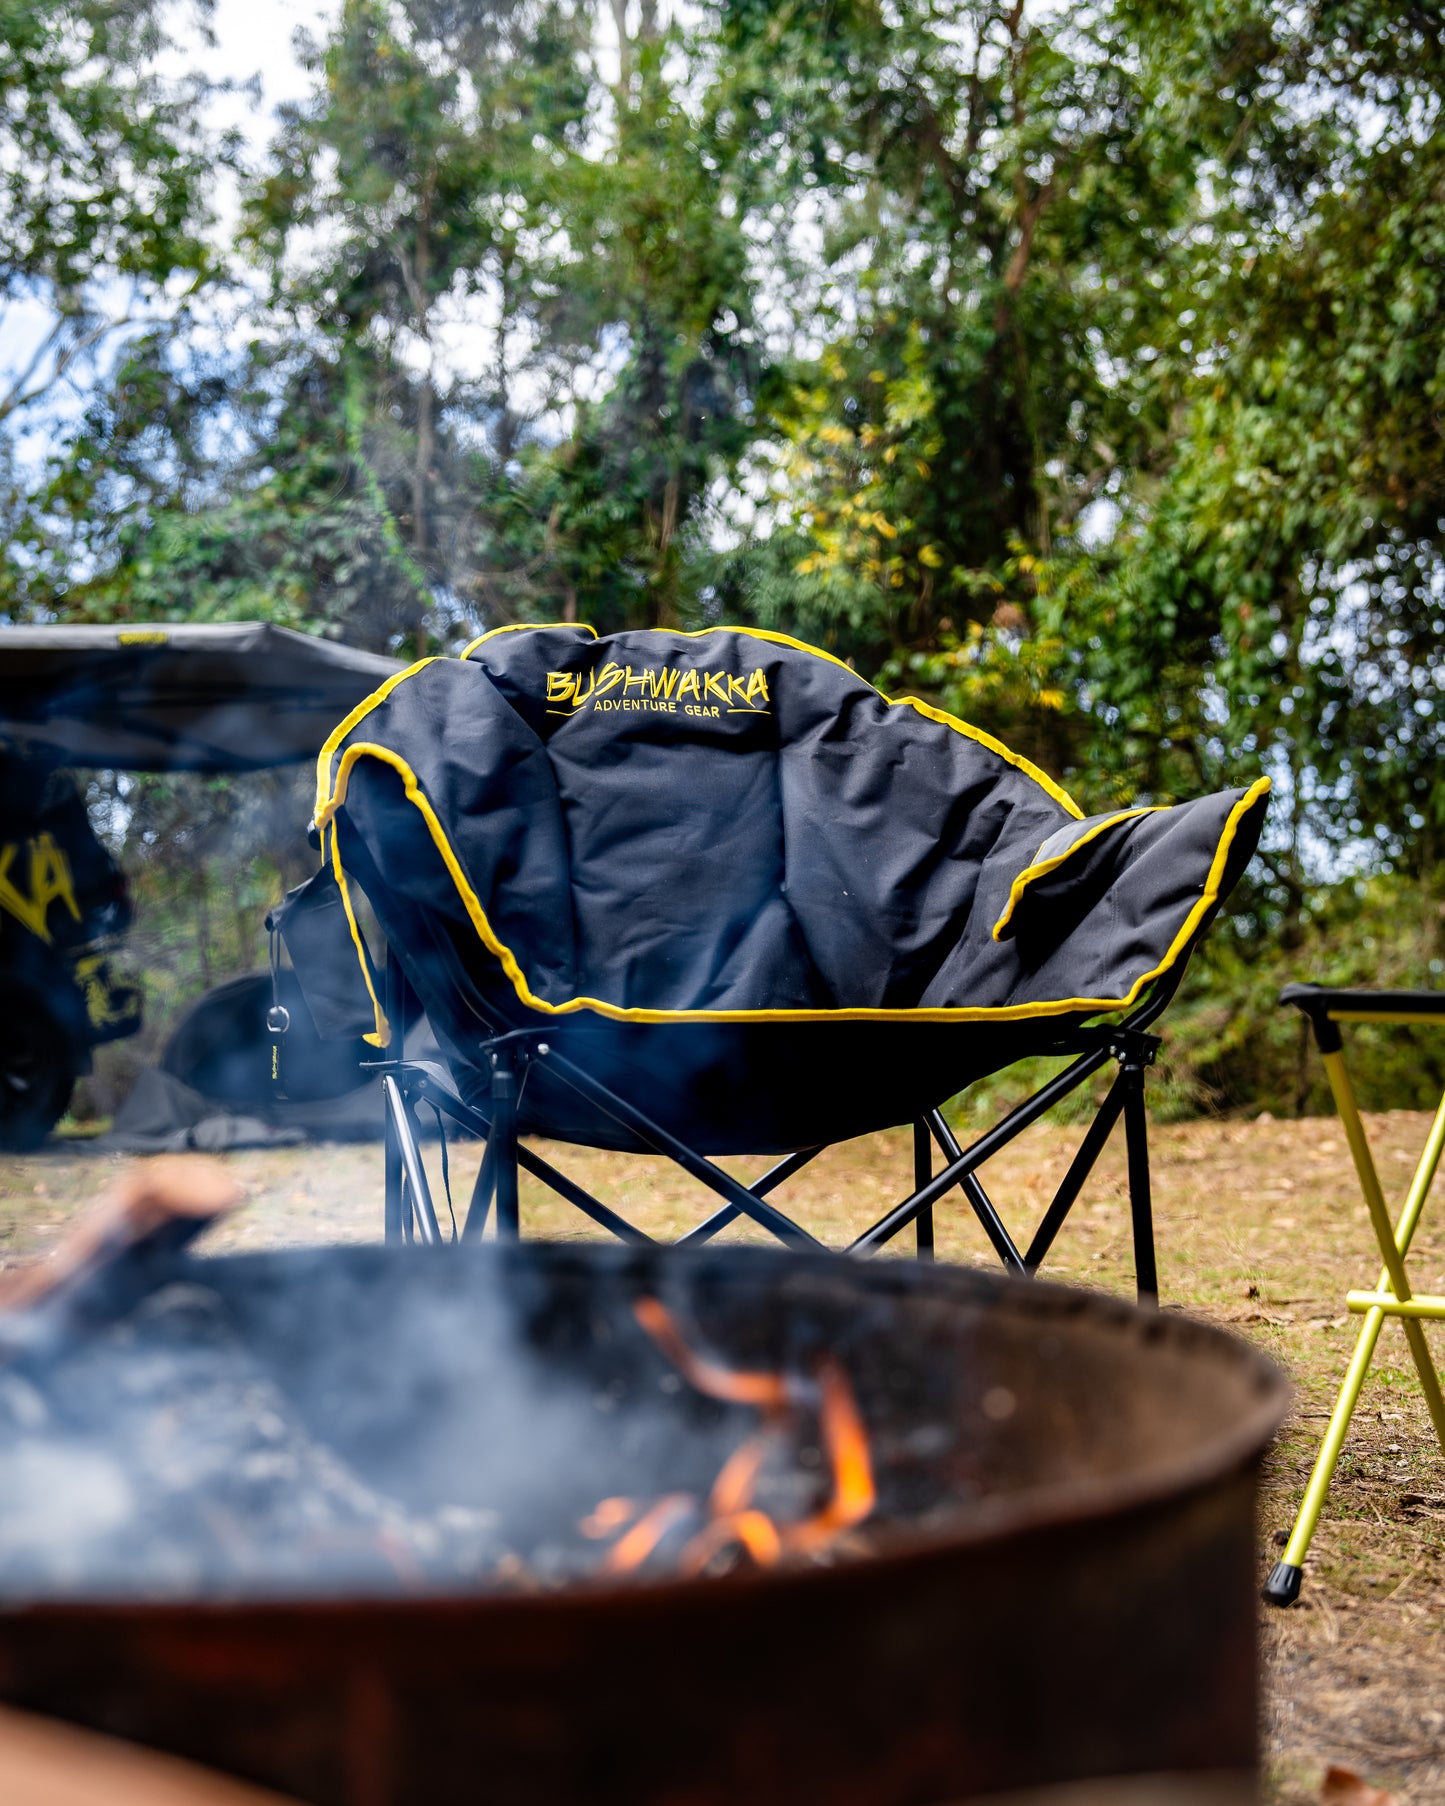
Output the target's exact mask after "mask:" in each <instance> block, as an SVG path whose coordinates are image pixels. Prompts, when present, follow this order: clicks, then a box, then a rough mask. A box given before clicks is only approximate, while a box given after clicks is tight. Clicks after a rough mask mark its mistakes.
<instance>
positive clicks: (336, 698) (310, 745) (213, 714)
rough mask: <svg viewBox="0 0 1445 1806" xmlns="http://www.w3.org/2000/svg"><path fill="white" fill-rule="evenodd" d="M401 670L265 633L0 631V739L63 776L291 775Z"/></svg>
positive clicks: (390, 662) (345, 649) (215, 629)
mask: <svg viewBox="0 0 1445 1806" xmlns="http://www.w3.org/2000/svg"><path fill="white" fill-rule="evenodd" d="M398 669H400V666H399V665H398V662H397V661H396V660H395V659H390V658H383V657H380V656H379V655H378V654H375V653H371V652H360V651H357V650H356V648H355V647H351V646H341V645H338V644H337V643H336V642H335V641H333V640H322V639H317V638H315V637H314V636H313V635H310V634H304V633H292V632H291V631H290V630H289V629H287V628H283V627H273V626H271V625H270V624H269V623H268V622H264V621H257V622H218V623H215V624H213V625H192V624H182V625H170V624H165V623H159V624H156V625H153V626H142V625H129V624H128V625H126V626H123V627H97V626H70V625H61V624H57V625H52V626H35V627H0V738H3V739H5V740H8V741H10V742H11V743H12V744H13V745H15V746H16V747H17V748H18V749H19V750H21V751H22V752H30V753H39V754H46V755H48V756H50V757H52V758H53V759H55V760H56V761H58V762H59V763H62V764H67V765H95V766H105V767H110V768H114V769H120V770H129V771H213V772H221V771H258V770H264V769H267V768H269V767H271V766H274V765H287V764H295V763H297V762H298V761H300V760H303V759H309V758H312V757H314V756H315V753H316V749H317V748H318V747H319V746H320V745H321V743H322V741H323V740H324V739H325V738H326V735H327V734H328V733H329V732H330V730H331V728H332V727H333V726H334V725H335V723H336V721H337V719H338V717H339V716H341V715H343V714H344V713H345V712H346V711H347V710H348V709H350V708H351V707H352V706H353V705H354V704H355V703H357V702H359V701H360V700H361V699H362V698H363V697H364V696H366V695H367V694H368V693H369V692H370V691H372V690H374V689H375V688H376V686H377V685H378V684H380V683H382V682H384V680H385V679H386V678H387V677H389V676H391V675H392V674H393V673H394V672H396V671H397V670H398Z"/></svg>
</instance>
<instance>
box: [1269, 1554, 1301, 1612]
mask: <svg viewBox="0 0 1445 1806" xmlns="http://www.w3.org/2000/svg"><path fill="white" fill-rule="evenodd" d="M1303 1579H1304V1569H1303V1568H1296V1567H1292V1566H1291V1564H1290V1563H1289V1562H1287V1561H1277V1562H1276V1563H1275V1564H1274V1566H1273V1567H1272V1568H1271V1569H1270V1571H1269V1579H1268V1580H1267V1581H1265V1583H1264V1594H1263V1597H1264V1600H1265V1602H1266V1604H1268V1605H1293V1604H1294V1602H1295V1600H1296V1599H1298V1598H1299V1589H1300V1582H1301V1581H1302V1580H1303Z"/></svg>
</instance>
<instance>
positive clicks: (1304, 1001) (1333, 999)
mask: <svg viewBox="0 0 1445 1806" xmlns="http://www.w3.org/2000/svg"><path fill="white" fill-rule="evenodd" d="M1279 1000H1280V1002H1281V1003H1282V1004H1286V1005H1292V1006H1293V1007H1294V1008H1295V1009H1298V1010H1302V1011H1303V1012H1304V1013H1305V1015H1306V1016H1307V1017H1308V1018H1309V1023H1310V1027H1311V1029H1312V1030H1313V1031H1314V1039H1315V1045H1316V1047H1318V1048H1319V1050H1320V1055H1321V1058H1322V1059H1323V1061H1324V1067H1325V1075H1326V1077H1327V1078H1328V1079H1329V1081H1330V1090H1331V1091H1332V1092H1333V1093H1334V1099H1335V1108H1336V1110H1338V1111H1339V1115H1340V1121H1341V1123H1342V1124H1343V1125H1344V1131H1345V1139H1346V1140H1347V1141H1348V1142H1349V1144H1350V1154H1351V1157H1352V1158H1353V1160H1354V1163H1355V1172H1356V1174H1357V1175H1358V1177H1359V1181H1360V1190H1361V1191H1362V1192H1363V1193H1364V1196H1365V1206H1366V1208H1367V1209H1368V1211H1369V1213H1370V1225H1371V1227H1372V1228H1373V1229H1374V1232H1375V1240H1376V1241H1377V1242H1378V1243H1379V1246H1380V1255H1381V1258H1382V1259H1383V1261H1384V1263H1385V1264H1384V1270H1383V1272H1382V1273H1381V1274H1380V1277H1379V1278H1378V1279H1377V1280H1376V1282H1375V1285H1374V1289H1373V1290H1372V1291H1358V1292H1348V1293H1346V1295H1345V1302H1346V1304H1347V1306H1348V1307H1349V1309H1350V1311H1351V1312H1353V1313H1354V1314H1355V1315H1357V1316H1362V1317H1363V1318H1364V1321H1363V1323H1362V1324H1361V1325H1360V1333H1359V1335H1358V1337H1357V1338H1356V1340H1355V1352H1354V1354H1353V1355H1352V1356H1351V1358H1350V1364H1349V1367H1348V1368H1347V1369H1346V1372H1345V1378H1344V1382H1343V1384H1342V1385H1341V1387H1340V1392H1339V1397H1338V1398H1337V1399H1336V1400H1335V1408H1334V1410H1333V1412H1332V1413H1331V1414H1330V1421H1329V1425H1328V1427H1327V1429H1326V1430H1325V1434H1324V1440H1323V1441H1322V1442H1321V1443H1320V1450H1319V1454H1318V1455H1317V1456H1316V1457H1315V1465H1314V1471H1313V1472H1312V1473H1311V1474H1310V1479H1309V1485H1308V1486H1307V1487H1306V1488H1305V1495H1304V1498H1303V1500H1302V1501H1301V1503H1300V1509H1299V1516H1298V1517H1297V1518H1296V1519H1295V1523H1294V1529H1293V1530H1292V1531H1291V1532H1290V1539H1289V1542H1288V1543H1287V1544H1286V1546H1285V1552H1284V1556H1283V1558H1282V1560H1280V1561H1277V1562H1276V1563H1275V1565H1274V1567H1273V1568H1272V1569H1271V1570H1270V1576H1269V1579H1268V1580H1267V1581H1266V1582H1265V1586H1264V1596H1265V1598H1266V1599H1267V1600H1268V1601H1269V1603H1270V1604H1271V1605H1293V1603H1294V1602H1295V1600H1296V1599H1298V1598H1299V1591H1300V1581H1301V1579H1302V1577H1303V1573H1304V1562H1305V1556H1306V1554H1307V1553H1308V1551H1309V1546H1310V1542H1311V1541H1312V1539H1313V1537H1314V1533H1315V1527H1316V1525H1317V1524H1318V1523H1319V1521H1320V1513H1321V1511H1322V1510H1323V1509H1324V1503H1325V1499H1326V1497H1327V1496H1328V1494H1329V1490H1330V1481H1331V1480H1332V1479H1333V1478H1334V1472H1335V1465H1336V1463H1337V1462H1338V1461H1339V1458H1340V1450H1341V1449H1342V1448H1343V1447H1344V1441H1345V1437H1346V1435H1347V1434H1348V1433H1349V1428H1350V1419H1351V1418H1352V1417H1353V1416H1354V1413H1355V1406H1356V1404H1357V1403H1358V1402H1359V1397H1360V1392H1361V1390H1362V1389H1363V1387H1364V1384H1365V1376H1366V1375H1367V1374H1368V1373H1369V1371H1370V1365H1371V1363H1372V1362H1373V1360H1374V1358H1375V1348H1376V1346H1377V1344H1378V1343H1379V1340H1380V1331H1381V1330H1382V1329H1383V1328H1384V1326H1385V1319H1386V1318H1387V1317H1398V1318H1399V1319H1400V1323H1401V1327H1402V1328H1403V1329H1404V1331H1405V1340H1406V1343H1407V1344H1408V1346H1409V1349H1410V1356H1411V1359H1412V1360H1413V1361H1414V1363H1415V1371H1416V1372H1417V1373H1418V1374H1419V1376H1420V1386H1421V1389H1422V1390H1423V1391H1424V1394H1425V1403H1426V1405H1427V1406H1428V1408H1429V1411H1430V1420H1431V1422H1432V1423H1433V1424H1434V1426H1435V1435H1436V1437H1437V1438H1438V1440H1439V1443H1440V1448H1441V1451H1442V1453H1445V1398H1442V1397H1441V1393H1440V1379H1439V1375H1438V1374H1437V1373H1436V1371H1435V1363H1434V1361H1433V1360H1432V1359H1431V1358H1430V1349H1429V1346H1428V1345H1427V1343H1426V1341H1425V1330H1424V1323H1425V1322H1426V1321H1436V1322H1438V1321H1439V1320H1441V1319H1442V1318H1445V1298H1435V1297H1427V1296H1425V1295H1424V1294H1421V1293H1417V1292H1415V1291H1413V1290H1412V1289H1411V1286H1410V1277H1409V1274H1408V1273H1407V1272H1406V1270H1405V1257H1406V1256H1407V1255H1408V1254H1409V1252H1410V1243H1411V1242H1412V1241H1413V1240H1414V1238H1415V1231H1416V1230H1417V1229H1418V1228H1419V1226H1420V1218H1421V1216H1422V1214H1423V1213H1424V1209H1425V1200H1426V1198H1427V1197H1428V1196H1429V1194H1430V1186H1431V1184H1432V1182H1433V1181H1434V1178H1435V1169H1436V1168H1437V1167H1438V1166H1439V1164H1440V1155H1441V1151H1442V1149H1445V1097H1442V1099H1441V1101H1440V1107H1439V1109H1438V1110H1437V1111H1436V1113H1435V1120H1434V1122H1433V1123H1432V1124H1431V1127H1430V1133H1429V1135H1428V1136H1427V1137H1426V1139H1425V1147H1424V1151H1423V1152H1422V1153H1421V1155H1420V1159H1419V1163H1418V1165H1417V1166H1416V1168H1415V1174H1414V1177H1413V1178H1412V1179H1411V1181H1410V1189H1409V1191H1408V1192H1407V1193H1406V1195H1405V1203H1404V1207H1403V1208H1402V1210H1401V1212H1400V1220H1399V1222H1398V1223H1395V1224H1391V1222H1390V1212H1389V1207H1388V1205H1387V1204H1386V1203H1385V1194H1384V1190H1383V1188H1382V1187H1381V1185H1380V1176H1379V1174H1378V1172H1377V1171H1376V1170H1375V1160H1374V1156H1373V1155H1372V1154H1371V1152H1370V1144H1369V1141H1368V1139H1367V1138H1366V1135H1365V1127H1364V1124H1363V1123H1362V1122H1361V1121H1360V1112H1359V1107H1358V1105H1357V1104H1356V1103H1355V1091H1354V1086H1353V1085H1352V1084H1351V1082H1350V1074H1349V1068H1348V1067H1347V1066H1346V1065H1345V1052H1344V1037H1343V1035H1342V1034H1341V1033H1340V1029H1341V1026H1342V1024H1345V1023H1349V1022H1396V1023H1417V1024H1422V1023H1436V1024H1440V1023H1445V992H1441V991H1369V990H1329V989H1327V988H1325V987H1324V986H1321V985H1286V987H1285V988H1284V990H1283V991H1281V992H1280V997H1279Z"/></svg>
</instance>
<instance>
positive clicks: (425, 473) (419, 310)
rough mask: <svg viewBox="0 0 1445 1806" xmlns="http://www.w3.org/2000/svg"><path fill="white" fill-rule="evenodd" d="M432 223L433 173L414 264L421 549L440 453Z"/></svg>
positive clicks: (416, 499)
mask: <svg viewBox="0 0 1445 1806" xmlns="http://www.w3.org/2000/svg"><path fill="white" fill-rule="evenodd" d="M431 227H432V182H431V179H430V177H429V178H428V180H427V183H426V186H425V187H424V188H423V189H422V195H421V205H420V207H419V208H418V209H417V221H416V260H415V264H414V273H415V280H416V295H415V298H414V305H415V307H416V316H417V318H416V329H417V332H418V333H419V334H420V336H421V339H422V342H423V344H424V345H425V346H426V367H425V369H424V370H423V371H422V378H421V388H420V391H419V393H418V395H417V404H416V463H415V465H414V466H413V468H412V473H411V543H412V546H413V547H414V548H415V550H416V551H418V552H425V551H426V550H427V546H428V543H429V542H428V534H427V485H428V482H429V480H430V476H431V467H432V460H433V458H434V457H435V455H436V454H435V427H434V424H433V419H434V414H435V409H436V390H435V386H434V381H433V360H434V356H435V353H434V351H433V349H432V342H431V297H430V295H429V293H428V285H429V283H430V280H431Z"/></svg>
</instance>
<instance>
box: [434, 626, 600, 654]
mask: <svg viewBox="0 0 1445 1806" xmlns="http://www.w3.org/2000/svg"><path fill="white" fill-rule="evenodd" d="M550 627H570V628H575V629H576V630H577V631H578V632H579V633H590V634H591V635H592V637H593V639H594V640H595V639H596V638H597V629H596V628H595V627H594V626H593V625H592V623H591V622H590V621H512V622H510V623H509V624H508V625H507V626H506V627H492V628H489V629H488V630H487V632H486V633H479V634H478V635H477V637H476V638H475V639H474V640H471V641H469V642H468V644H467V645H465V646H463V647H462V649H461V651H460V652H459V653H458V654H457V657H458V658H470V657H471V655H472V653H473V652H474V651H475V650H476V649H477V647H478V646H480V645H481V644H482V642H483V641H484V640H494V639H496V637H497V635H498V634H499V633H529V632H536V633H545V632H546V631H547V629H548V628H550Z"/></svg>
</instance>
